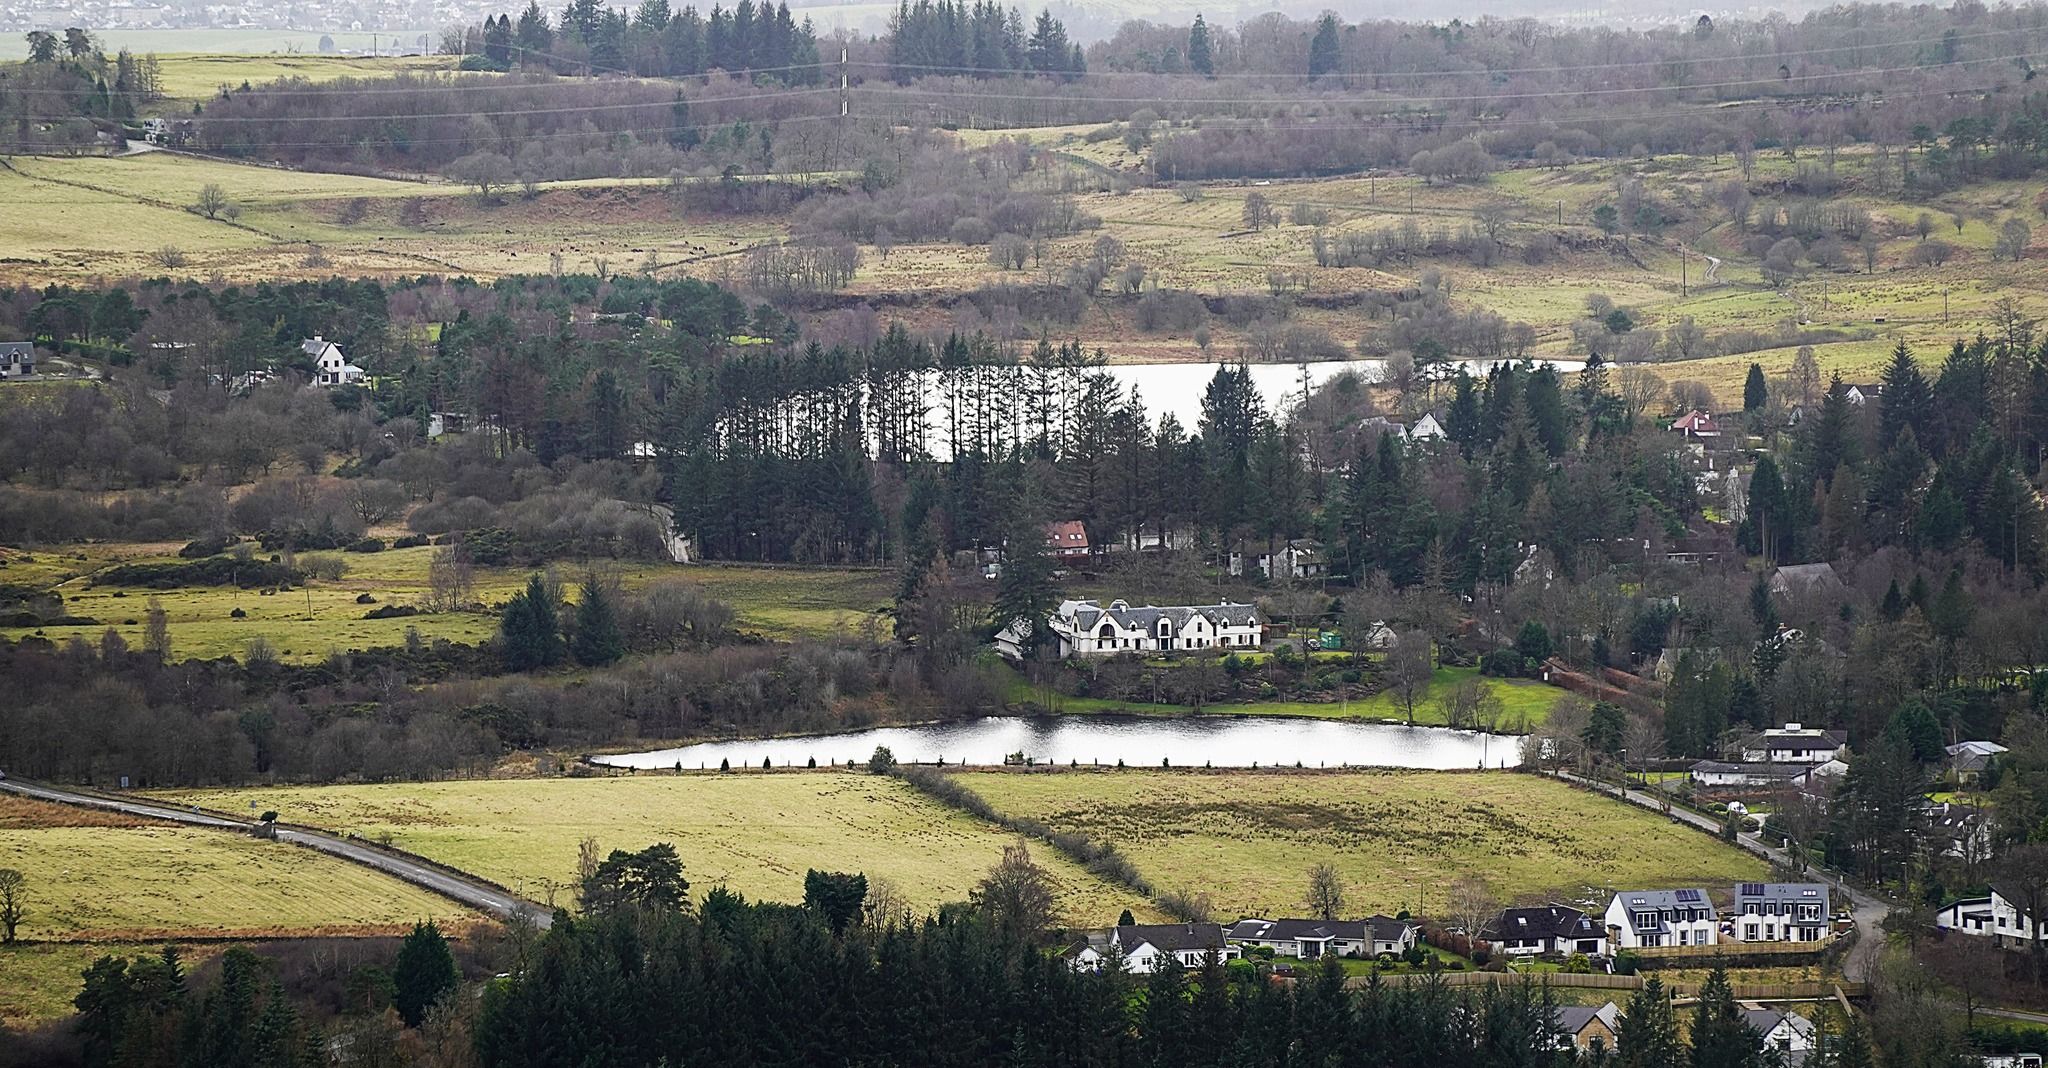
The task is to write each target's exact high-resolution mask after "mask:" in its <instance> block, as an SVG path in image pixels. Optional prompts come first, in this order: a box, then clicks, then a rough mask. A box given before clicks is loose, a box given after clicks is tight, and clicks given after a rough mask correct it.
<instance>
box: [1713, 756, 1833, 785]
mask: <svg viewBox="0 0 2048 1068" xmlns="http://www.w3.org/2000/svg"><path fill="white" fill-rule="evenodd" d="M1811 770H1812V769H1811V768H1808V767H1805V766H1803V765H1798V764H1733V763H1729V762H1726V761H1721V760H1702V761H1700V762H1699V763H1697V764H1694V765H1693V766H1692V768H1691V769H1690V771H1689V772H1688V775H1689V776H1690V777H1691V778H1692V781H1693V782H1694V784H1696V785H1698V786H1703V787H1707V788H1709V789H1724V790H1725V789H1731V788H1735V789H1740V788H1745V787H1761V786H1785V785H1796V784H1798V783H1799V781H1800V780H1802V779H1804V778H1806V776H1807V774H1808V773H1809V772H1810V771H1811Z"/></svg>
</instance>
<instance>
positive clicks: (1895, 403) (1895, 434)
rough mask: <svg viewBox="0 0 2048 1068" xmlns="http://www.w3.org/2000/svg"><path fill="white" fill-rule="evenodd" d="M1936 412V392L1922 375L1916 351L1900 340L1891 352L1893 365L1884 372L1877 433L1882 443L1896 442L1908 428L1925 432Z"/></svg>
mask: <svg viewBox="0 0 2048 1068" xmlns="http://www.w3.org/2000/svg"><path fill="white" fill-rule="evenodd" d="M1933 410H1934V391H1933V389H1932V388H1931V387H1929V386H1928V384H1927V379H1926V377H1925V376H1923V375H1922V374H1921V373H1920V364H1919V363H1918V362H1917V361H1916V360H1914V359H1913V350H1912V349H1910V348H1908V347H1907V346H1906V342H1905V339H1903V338H1901V339H1900V340H1899V343H1898V345H1897V346H1896V347H1895V348H1893V349H1892V362H1891V363H1889V364H1887V365H1886V366H1885V369H1884V392H1883V393H1882V394H1880V395H1879V398H1878V420H1879V422H1878V433H1879V435H1880V438H1881V440H1884V441H1896V440H1898V438H1899V437H1900V435H1901V434H1902V433H1904V432H1905V431H1906V429H1907V428H1909V427H1910V428H1911V429H1912V430H1914V431H1915V432H1918V431H1921V430H1924V429H1925V428H1926V426H1927V417H1928V416H1929V415H1930V414H1932V412H1933Z"/></svg>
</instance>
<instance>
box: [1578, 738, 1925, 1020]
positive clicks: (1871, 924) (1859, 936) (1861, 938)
mask: <svg viewBox="0 0 2048 1068" xmlns="http://www.w3.org/2000/svg"><path fill="white" fill-rule="evenodd" d="M1557 777H1558V778H1560V779H1563V780H1565V781H1567V782H1572V783H1576V784H1578V785H1580V786H1584V787H1587V788H1589V789H1592V790H1596V791H1598V792H1600V793H1603V794H1607V795H1609V796H1613V794H1614V787H1612V786H1610V785H1608V784H1607V783H1604V782H1599V781H1596V780H1593V779H1588V778H1585V777H1584V776H1581V775H1574V774H1572V773H1571V772H1568V771H1560V772H1558V773H1557ZM1628 800H1629V802H1630V803H1632V804H1637V805H1641V806H1642V807H1644V808H1647V809H1652V810H1654V811H1657V812H1663V811H1664V809H1665V803H1664V801H1663V800H1662V799H1661V798H1658V797H1655V796H1653V795H1651V794H1647V793H1644V792H1643V791H1641V790H1630V791H1628ZM1669 815H1670V816H1671V818H1672V819H1674V820H1678V821H1680V822H1682V823H1685V824H1687V825H1689V826H1692V827H1695V828H1698V829H1699V830H1702V831H1705V832H1707V833H1708V834H1712V835H1715V836H1719V835H1720V833H1721V826H1720V824H1718V823H1715V822H1714V821H1713V820H1711V819H1709V818H1707V817H1705V816H1702V815H1700V814H1699V813H1697V812H1693V811H1691V810H1689V809H1683V808H1679V807H1678V806H1676V805H1673V806H1671V810H1670V812H1669ZM1735 844H1736V845H1738V846H1741V847H1742V848H1743V849H1746V850H1748V851H1750V852H1751V853H1755V854H1756V855H1757V856H1760V857H1762V858H1764V859H1765V860H1769V861H1771V862H1773V863H1777V864H1783V865H1786V866H1787V867H1790V866H1791V862H1792V858H1791V857H1790V856H1789V855H1787V854H1786V852H1785V851H1784V850H1782V849H1779V848H1778V847H1777V846H1774V845H1770V844H1769V843H1767V842H1765V841H1764V840H1763V839H1762V838H1759V837H1757V836H1756V835H1753V834H1739V835H1737V836H1736V837H1735ZM1807 877H1808V878H1810V879H1812V880H1814V881H1816V882H1822V883H1826V884H1828V886H1829V887H1830V888H1832V889H1833V890H1834V892H1835V893H1837V894H1840V895H1841V896H1842V897H1844V898H1847V899H1848V901H1849V904H1850V915H1852V916H1854V917H1855V918H1856V942H1855V944H1854V945H1852V946H1850V947H1849V952H1848V954H1847V955H1846V956H1844V957H1843V958H1842V977H1843V978H1845V979H1847V980H1849V981H1850V982H1856V983H1863V982H1869V981H1870V976H1871V973H1872V972H1873V971H1874V970H1875V969H1876V966H1877V951H1878V947H1879V946H1882V945H1883V944H1884V933H1883V932H1882V931H1881V930H1880V929H1879V928H1878V921H1879V920H1882V919H1884V916H1885V913H1886V912H1887V911H1889V910H1890V906H1888V905H1886V904H1885V903H1884V902H1883V901H1880V900H1878V899H1877V898H1876V897H1873V896H1871V895H1870V894H1868V893H1865V892H1864V891H1862V890H1858V889H1857V888H1855V887H1853V886H1850V885H1849V884H1847V883H1845V882H1843V881H1842V880H1840V879H1838V878H1836V877H1835V876H1833V875H1831V874H1829V873H1827V872H1825V871H1821V870H1820V869H1818V868H1813V867H1809V868H1808V869H1807Z"/></svg>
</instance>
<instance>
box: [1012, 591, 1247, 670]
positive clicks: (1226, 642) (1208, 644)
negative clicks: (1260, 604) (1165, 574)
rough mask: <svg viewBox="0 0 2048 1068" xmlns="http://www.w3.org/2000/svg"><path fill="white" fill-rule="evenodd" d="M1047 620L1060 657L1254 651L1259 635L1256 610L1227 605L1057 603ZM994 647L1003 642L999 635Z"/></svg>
mask: <svg viewBox="0 0 2048 1068" xmlns="http://www.w3.org/2000/svg"><path fill="white" fill-rule="evenodd" d="M1046 622H1047V625H1048V626H1049V627H1050V628H1051V630H1052V633H1053V636H1054V637H1055V638H1056V639H1057V640H1058V641H1059V655H1060V656H1061V657H1062V658H1068V657H1076V656H1115V655H1116V654H1118V653H1127V652H1139V653H1143V652H1169V651H1178V650H1201V649H1256V648H1258V647H1259V641H1260V638H1261V635H1262V633H1263V628H1262V624H1261V622H1260V620H1259V613H1258V609H1255V608H1253V607H1252V606H1251V605H1248V604H1234V603H1232V602H1229V601H1225V602H1222V603H1220V604H1211V605H1184V606H1177V607H1168V608H1154V607H1151V606H1149V605H1147V606H1144V607H1140V608H1133V607H1132V606H1131V604H1130V602H1129V601H1125V600H1122V599H1121V598H1119V599H1118V600H1114V601H1111V602H1109V607H1107V608H1104V607H1102V606H1101V605H1100V604H1098V603H1096V602H1094V601H1062V602H1060V606H1059V608H1058V609H1057V610H1055V611H1054V612H1053V614H1052V616H1051V618H1050V619H1048V620H1047V621H1046ZM1011 626H1012V628H1014V627H1015V626H1016V624H1014V623H1013V624H1012V625H1011ZM1005 632H1006V633H1007V632H1008V629H1007V628H1006V631H1005ZM997 644H998V646H999V647H1000V646H1001V644H1002V643H1001V639H1000V637H999V638H998V643H997ZM1007 651H1008V650H1007V649H1006V650H1005V652H1007Z"/></svg>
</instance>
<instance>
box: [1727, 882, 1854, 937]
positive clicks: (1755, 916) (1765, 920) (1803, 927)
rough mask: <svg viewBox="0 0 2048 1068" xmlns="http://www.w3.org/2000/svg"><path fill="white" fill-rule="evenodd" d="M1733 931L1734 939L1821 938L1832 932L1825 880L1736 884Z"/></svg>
mask: <svg viewBox="0 0 2048 1068" xmlns="http://www.w3.org/2000/svg"><path fill="white" fill-rule="evenodd" d="M1733 931H1734V935H1735V940H1736V941H1738V942H1825V941H1827V940H1828V939H1829V938H1831V937H1833V935H1834V928H1833V927H1832V926H1831V925H1830V924H1829V922H1828V888H1827V884H1825V883H1742V884H1739V885H1737V886H1736V887H1735V920H1734V924H1733Z"/></svg>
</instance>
